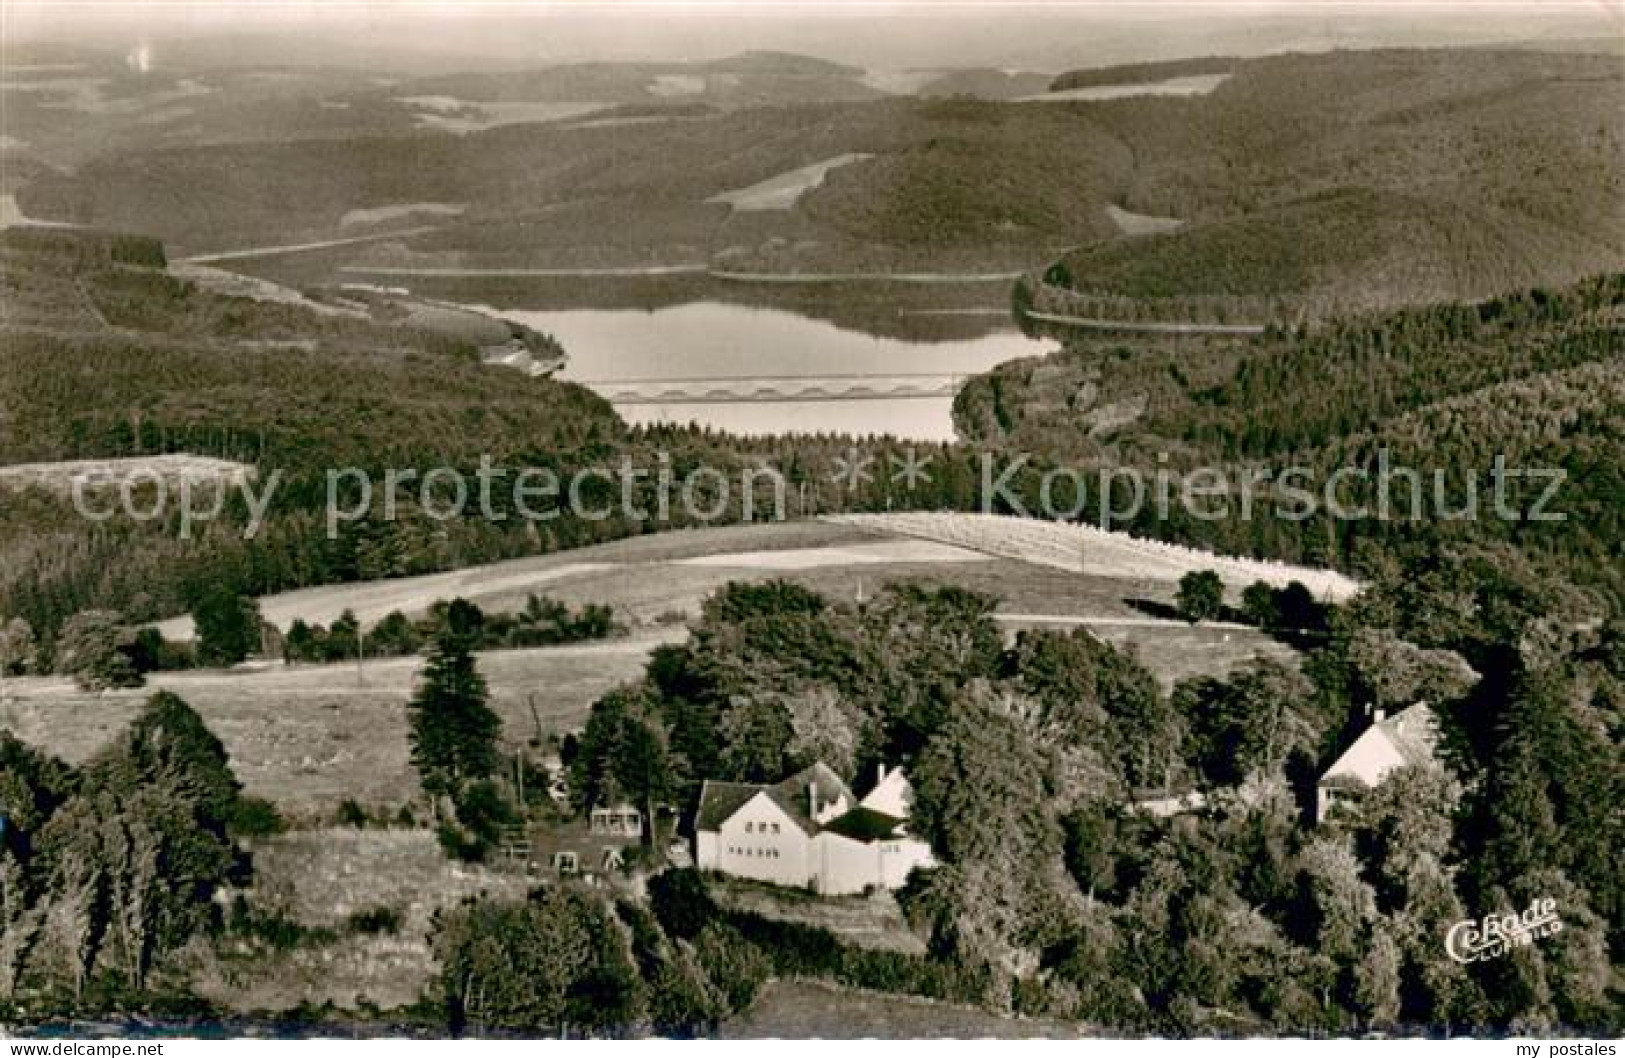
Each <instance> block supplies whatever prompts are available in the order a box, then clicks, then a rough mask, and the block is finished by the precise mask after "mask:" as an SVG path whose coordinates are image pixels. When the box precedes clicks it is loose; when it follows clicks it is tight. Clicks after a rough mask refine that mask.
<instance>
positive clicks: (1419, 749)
mask: <svg viewBox="0 0 1625 1058" xmlns="http://www.w3.org/2000/svg"><path fill="white" fill-rule="evenodd" d="M1438 748H1439V720H1438V717H1436V716H1435V715H1434V714H1433V710H1432V709H1430V708H1429V707H1428V706H1427V705H1426V704H1425V703H1418V704H1416V705H1413V706H1411V707H1410V708H1408V709H1405V710H1403V711H1401V712H1398V713H1395V714H1394V715H1393V716H1384V715H1383V714H1382V712H1381V711H1378V712H1377V713H1376V715H1375V716H1374V717H1373V718H1372V723H1371V726H1370V727H1368V728H1366V729H1365V730H1364V731H1363V732H1361V734H1360V737H1359V738H1357V739H1355V740H1354V743H1353V744H1352V745H1350V746H1349V748H1348V749H1346V750H1344V751H1343V755H1342V756H1340V757H1338V758H1337V760H1336V761H1334V762H1333V763H1332V766H1331V767H1330V768H1327V769H1326V772H1325V774H1323V775H1322V776H1321V777H1320V781H1319V782H1318V783H1317V784H1316V786H1315V793H1316V798H1315V821H1316V822H1318V823H1324V822H1325V821H1326V820H1327V819H1328V818H1329V817H1330V816H1331V813H1332V808H1333V807H1334V806H1335V805H1336V804H1337V803H1338V801H1339V799H1340V798H1342V797H1344V796H1345V795H1346V794H1347V792H1348V791H1351V790H1359V789H1369V788H1371V787H1373V786H1377V785H1378V784H1380V783H1381V782H1382V781H1383V780H1384V779H1385V778H1387V777H1388V775H1389V773H1391V772H1393V771H1394V770H1396V769H1398V768H1404V767H1423V766H1426V765H1429V764H1433V763H1435V762H1436V761H1437V757H1436V753H1437V751H1438Z"/></svg>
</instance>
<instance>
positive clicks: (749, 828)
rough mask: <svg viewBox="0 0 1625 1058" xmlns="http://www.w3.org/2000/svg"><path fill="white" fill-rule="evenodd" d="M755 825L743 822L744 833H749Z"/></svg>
mask: <svg viewBox="0 0 1625 1058" xmlns="http://www.w3.org/2000/svg"><path fill="white" fill-rule="evenodd" d="M755 826H756V824H755V823H746V824H745V833H747V834H749V833H750V832H751V831H752V829H754V828H755Z"/></svg>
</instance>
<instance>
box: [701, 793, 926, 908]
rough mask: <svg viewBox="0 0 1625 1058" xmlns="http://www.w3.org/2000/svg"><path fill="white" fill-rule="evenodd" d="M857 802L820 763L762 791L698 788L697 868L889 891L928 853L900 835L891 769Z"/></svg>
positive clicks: (904, 796)
mask: <svg viewBox="0 0 1625 1058" xmlns="http://www.w3.org/2000/svg"><path fill="white" fill-rule="evenodd" d="M879 780H880V781H879V782H878V783H877V784H876V786H875V788H874V789H873V790H871V791H870V792H869V795H868V796H867V797H865V798H864V799H863V800H862V801H861V802H859V801H857V800H856V798H854V797H853V795H852V791H851V790H850V789H849V788H848V787H847V785H846V783H845V782H844V781H842V779H841V777H840V776H839V775H837V774H835V772H834V771H833V770H832V769H830V768H829V767H828V766H827V765H825V764H823V763H818V764H814V765H812V766H811V767H809V768H806V769H803V770H802V771H800V772H798V773H796V774H795V775H792V776H790V777H789V778H788V779H785V780H784V781H782V782H779V783H776V784H774V785H772V786H761V785H756V784H752V783H732V782H713V781H707V782H706V783H705V784H704V785H703V786H702V787H701V789H700V807H699V811H698V813H697V814H696V816H695V822H694V859H695V863H696V865H697V866H699V867H700V868H701V869H702V870H711V871H720V872H721V873H723V874H729V875H733V876H734V877H736V878H749V879H753V880H755V881H761V882H770V883H772V884H774V885H785V886H793V887H796V888H802V887H808V888H811V889H813V890H814V891H816V892H819V893H824V894H826V895H831V896H834V895H840V894H848V893H861V892H863V891H864V890H865V889H870V888H879V889H896V888H899V887H901V886H902V885H903V883H904V882H905V881H906V880H907V879H908V875H909V872H910V871H912V870H914V869H915V868H916V867H934V866H936V860H935V859H934V858H933V857H932V855H931V846H930V845H929V844H928V843H927V842H924V841H922V840H920V839H919V838H916V837H914V836H912V835H911V834H910V833H909V831H908V816H909V809H910V807H911V804H912V801H913V796H914V793H913V789H912V788H911V787H910V786H909V783H908V779H907V777H906V776H904V775H903V772H902V770H901V769H897V770H893V771H890V772H888V771H886V770H885V769H884V768H882V769H881V772H880V776H879Z"/></svg>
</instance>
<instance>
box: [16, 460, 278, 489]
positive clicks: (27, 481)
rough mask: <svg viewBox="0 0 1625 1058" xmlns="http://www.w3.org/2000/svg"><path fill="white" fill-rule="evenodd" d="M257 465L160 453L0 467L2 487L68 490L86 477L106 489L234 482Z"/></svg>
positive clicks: (243, 477)
mask: <svg viewBox="0 0 1625 1058" xmlns="http://www.w3.org/2000/svg"><path fill="white" fill-rule="evenodd" d="M253 473H254V468H253V467H251V466H249V465H248V464H247V463H233V462H231V461H229V460H225V459H214V458H211V457H209V456H194V455H184V454H180V453H171V454H169V455H161V456H131V457H129V458H126V459H69V460H63V461H60V462H52V463H13V464H11V465H10V466H0V487H3V486H8V485H9V486H12V487H16V488H21V487H25V486H32V487H35V488H42V489H47V490H49V491H52V492H58V493H63V494H66V493H69V492H71V491H72V490H73V483H74V482H75V481H76V480H80V479H83V480H84V482H85V484H86V486H93V487H101V488H106V487H108V486H114V485H119V484H121V483H123V482H126V481H127V482H129V483H130V484H131V486H138V485H151V484H155V483H158V482H162V483H163V484H164V485H165V486H166V487H169V488H173V487H175V486H176V485H177V484H179V483H180V482H182V481H185V482H187V483H188V484H199V483H201V482H216V481H222V482H225V483H227V484H235V483H237V482H239V481H242V480H244V479H246V478H248V477H250V476H251V475H252V474H253Z"/></svg>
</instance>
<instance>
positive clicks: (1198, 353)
mask: <svg viewBox="0 0 1625 1058" xmlns="http://www.w3.org/2000/svg"><path fill="white" fill-rule="evenodd" d="M956 418H957V421H958V424H959V430H960V432H961V434H962V435H963V436H965V437H966V438H967V439H969V440H970V441H971V442H973V443H977V444H981V445H986V446H989V447H992V448H995V449H1004V450H1012V451H1021V452H1030V453H1035V454H1037V455H1038V456H1039V457H1041V458H1042V459H1044V460H1047V461H1050V462H1053V463H1058V464H1062V465H1066V466H1073V467H1091V466H1115V465H1129V466H1137V467H1140V468H1142V469H1145V470H1147V471H1154V470H1155V469H1157V468H1159V467H1164V466H1166V467H1171V468H1182V469H1189V468H1194V467H1199V466H1210V467H1221V468H1228V469H1229V470H1232V471H1239V470H1240V469H1241V468H1244V467H1270V468H1275V469H1277V470H1279V469H1280V468H1284V467H1288V466H1302V467H1305V468H1308V469H1310V470H1312V471H1313V472H1314V473H1315V474H1316V476H1317V479H1318V480H1321V481H1324V480H1325V479H1326V477H1327V476H1328V475H1330V473H1331V472H1332V471H1333V470H1335V469H1337V468H1339V467H1345V466H1347V467H1352V468H1354V469H1356V470H1358V471H1361V472H1363V473H1371V474H1375V473H1376V472H1377V471H1378V469H1379V466H1380V464H1379V458H1380V459H1384V460H1386V461H1387V463H1388V465H1390V466H1399V467H1410V468H1415V469H1418V470H1420V471H1421V472H1422V473H1423V474H1424V476H1425V484H1426V490H1427V492H1428V493H1429V495H1430V497H1431V494H1432V492H1433V490H1434V485H1433V477H1432V475H1433V474H1434V473H1435V471H1442V472H1444V474H1445V479H1446V485H1445V495H1446V497H1447V499H1448V501H1449V504H1450V505H1452V509H1456V508H1459V507H1460V506H1461V504H1462V503H1463V502H1465V499H1466V494H1465V489H1466V488H1467V481H1466V479H1467V478H1468V477H1469V476H1470V475H1476V476H1477V479H1478V481H1479V485H1480V488H1481V490H1482V491H1484V492H1486V493H1487V491H1488V490H1489V488H1490V483H1489V478H1488V475H1489V472H1490V470H1491V469H1492V467H1493V465H1494V460H1495V457H1496V456H1497V455H1499V456H1502V457H1504V459H1505V463H1506V465H1507V466H1509V467H1514V468H1516V467H1520V466H1529V467H1542V468H1546V467H1549V468H1557V469H1562V470H1563V471H1565V472H1566V474H1567V480H1566V481H1565V482H1564V484H1563V487H1562V491H1561V493H1560V498H1561V504H1560V505H1559V507H1560V509H1561V510H1562V511H1563V512H1564V513H1565V514H1566V515H1567V518H1566V520H1565V521H1563V522H1561V523H1553V524H1530V523H1529V522H1526V521H1517V522H1509V521H1504V520H1501V519H1496V518H1488V517H1485V518H1480V519H1477V520H1458V521H1446V520H1441V519H1438V518H1433V517H1429V518H1420V519H1414V520H1413V519H1411V518H1409V517H1408V510H1407V509H1406V508H1405V507H1399V506H1397V505H1396V507H1395V508H1394V509H1393V513H1394V517H1393V518H1392V519H1391V520H1389V521H1387V522H1382V521H1378V520H1374V519H1367V520H1363V521H1358V522H1350V523H1345V524H1340V525H1332V524H1328V523H1327V522H1325V521H1324V520H1322V519H1318V518H1317V519H1311V520H1309V521H1306V522H1302V523H1290V522H1282V521H1281V520H1279V519H1273V518H1265V519H1255V520H1254V521H1252V522H1251V523H1242V522H1240V521H1215V522H1199V521H1194V520H1189V521H1186V520H1177V519H1176V520H1174V521H1172V522H1152V521H1147V522H1145V523H1144V524H1142V525H1138V526H1137V527H1136V528H1138V529H1140V530H1141V531H1145V532H1148V533H1151V534H1153V535H1157V536H1171V537H1173V538H1176V539H1185V540H1187V541H1190V540H1193V539H1194V540H1196V541H1205V542H1207V543H1210V544H1212V545H1214V546H1216V547H1218V548H1220V549H1221V550H1226V551H1234V552H1239V553H1244V554H1245V553H1258V554H1268V555H1272V556H1274V557H1278V558H1283V559H1288V560H1301V559H1304V558H1315V557H1318V558H1321V559H1323V560H1327V561H1332V562H1335V563H1337V564H1340V565H1344V566H1348V565H1351V564H1354V563H1356V562H1357V556H1358V554H1359V552H1360V551H1361V547H1362V543H1365V542H1376V543H1381V544H1382V545H1383V546H1384V547H1385V548H1386V547H1404V548H1416V549H1427V548H1432V547H1437V546H1439V545H1441V544H1442V543H1445V542H1449V541H1455V542H1479V543H1483V542H1489V541H1496V542H1503V543H1507V542H1509V543H1512V544H1514V545H1516V546H1517V547H1518V548H1520V549H1522V550H1523V551H1524V552H1525V553H1526V554H1528V555H1531V556H1538V557H1541V558H1542V559H1544V560H1550V561H1552V562H1554V563H1556V564H1557V566H1558V567H1559V568H1561V569H1563V570H1564V572H1565V575H1566V576H1568V577H1570V579H1573V580H1575V581H1577V582H1580V583H1590V584H1601V585H1606V586H1608V587H1609V588H1610V589H1611V590H1612V591H1614V592H1615V593H1620V592H1621V591H1622V590H1625V568H1622V564H1621V563H1620V561H1619V558H1618V554H1617V547H1618V541H1619V539H1620V538H1621V524H1620V518H1621V512H1622V511H1625V479H1622V478H1621V472H1620V469H1619V468H1620V467H1621V466H1625V431H1622V429H1621V423H1625V274H1619V273H1615V274H1612V275H1608V276H1604V277H1600V278H1596V279H1592V280H1588V281H1586V282H1584V283H1581V284H1579V285H1576V286H1573V287H1570V288H1566V289H1563V290H1559V291H1548V290H1533V291H1529V292H1526V293H1523V294H1516V295H1509V296H1506V297H1501V298H1495V299H1491V300H1488V301H1484V302H1480V303H1476V304H1470V303H1456V302H1447V303H1442V304H1437V305H1433V306H1426V307H1419V308H1414V309H1407V310H1402V311H1397V312H1392V313H1388V314H1383V315H1370V316H1359V317H1351V318H1347V319H1340V320H1337V321H1334V322H1331V323H1329V324H1326V325H1324V326H1320V327H1316V328H1313V329H1307V328H1306V329H1303V330H1301V331H1297V332H1292V333H1288V332H1284V331H1274V332H1272V333H1270V334H1269V335H1266V336H1265V337H1262V338H1258V339H1244V338H1222V337H1206V338H1183V339H1169V338H1110V337H1100V336H1096V337H1088V338H1073V339H1072V340H1070V341H1069V342H1068V343H1067V346H1066V348H1065V350H1064V351H1063V352H1062V353H1060V354H1058V355H1056V356H1053V357H1050V358H1048V359H1046V360H1042V361H1039V360H1024V361H1017V362H1013V363H1010V364H1005V365H1002V366H1001V367H999V368H998V369H997V370H995V371H993V372H991V373H990V374H988V375H985V376H983V377H981V378H978V379H976V380H974V381H973V382H971V383H970V384H968V385H967V386H966V387H965V388H964V389H963V390H962V391H961V393H960V395H959V398H958V402H957V404H956ZM1527 488H1528V486H1527V485H1524V486H1514V493H1515V494H1517V495H1522V498H1523V499H1530V498H1531V497H1530V496H1529V495H1527V494H1525V493H1523V492H1522V491H1521V490H1524V489H1527ZM1343 495H1344V496H1345V498H1346V501H1347V505H1348V506H1350V507H1353V506H1356V505H1358V503H1359V502H1361V501H1365V500H1370V499H1371V498H1372V497H1371V494H1370V491H1369V487H1368V486H1367V485H1364V484H1362V483H1361V482H1360V481H1359V480H1353V481H1350V482H1349V483H1348V485H1347V486H1346V488H1345V489H1344V492H1343ZM1404 498H1405V500H1406V503H1407V506H1408V502H1409V495H1408V493H1407V494H1406V496H1405V497H1404ZM1486 502H1487V501H1486ZM1555 509H1559V508H1554V510H1555Z"/></svg>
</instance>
